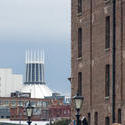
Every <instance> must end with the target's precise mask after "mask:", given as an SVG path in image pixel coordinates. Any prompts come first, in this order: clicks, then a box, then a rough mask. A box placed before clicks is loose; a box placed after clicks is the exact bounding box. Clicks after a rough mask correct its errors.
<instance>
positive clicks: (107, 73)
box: [105, 64, 110, 97]
mask: <svg viewBox="0 0 125 125" xmlns="http://www.w3.org/2000/svg"><path fill="white" fill-rule="evenodd" d="M109 95H110V65H109V64H107V65H106V69H105V97H109Z"/></svg>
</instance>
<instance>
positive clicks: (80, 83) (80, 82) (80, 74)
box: [78, 72, 82, 95]
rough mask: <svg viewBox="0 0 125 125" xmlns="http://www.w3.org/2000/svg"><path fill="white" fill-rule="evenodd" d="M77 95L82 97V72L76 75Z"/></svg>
mask: <svg viewBox="0 0 125 125" xmlns="http://www.w3.org/2000/svg"><path fill="white" fill-rule="evenodd" d="M78 93H79V95H82V72H79V73H78Z"/></svg>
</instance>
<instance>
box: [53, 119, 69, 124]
mask: <svg viewBox="0 0 125 125" xmlns="http://www.w3.org/2000/svg"><path fill="white" fill-rule="evenodd" d="M69 123H70V120H69V119H62V120H59V121H57V122H55V123H54V124H53V125H69Z"/></svg>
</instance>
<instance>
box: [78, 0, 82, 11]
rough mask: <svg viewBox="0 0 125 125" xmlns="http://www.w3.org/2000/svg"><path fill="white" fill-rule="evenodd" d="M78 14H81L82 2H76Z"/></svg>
mask: <svg viewBox="0 0 125 125" xmlns="http://www.w3.org/2000/svg"><path fill="white" fill-rule="evenodd" d="M78 13H82V0H78Z"/></svg>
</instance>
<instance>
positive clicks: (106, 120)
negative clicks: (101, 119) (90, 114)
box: [105, 117, 110, 125]
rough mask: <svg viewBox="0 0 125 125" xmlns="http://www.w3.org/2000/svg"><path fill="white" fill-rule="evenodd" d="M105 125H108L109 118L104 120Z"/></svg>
mask: <svg viewBox="0 0 125 125" xmlns="http://www.w3.org/2000/svg"><path fill="white" fill-rule="evenodd" d="M105 125H110V119H109V117H106V118H105Z"/></svg>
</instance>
